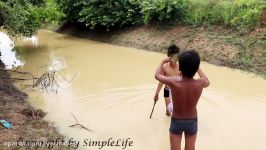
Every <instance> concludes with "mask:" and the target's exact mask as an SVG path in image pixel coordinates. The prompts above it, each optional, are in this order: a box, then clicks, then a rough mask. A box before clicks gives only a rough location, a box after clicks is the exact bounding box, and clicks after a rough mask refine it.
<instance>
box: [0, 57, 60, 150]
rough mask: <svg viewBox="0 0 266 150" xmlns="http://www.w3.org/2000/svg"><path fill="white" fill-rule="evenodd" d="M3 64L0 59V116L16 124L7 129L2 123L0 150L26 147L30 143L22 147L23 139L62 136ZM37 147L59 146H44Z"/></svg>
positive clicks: (27, 140)
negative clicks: (18, 86)
mask: <svg viewBox="0 0 266 150" xmlns="http://www.w3.org/2000/svg"><path fill="white" fill-rule="evenodd" d="M4 66H5V65H4V64H3V63H2V62H1V60H0V68H1V70H0V74H1V79H0V119H5V120H8V121H10V122H11V123H12V125H13V127H12V128H11V129H6V128H4V127H3V126H2V125H0V149H5V150H8V149H12V150H13V149H19V148H22V149H26V148H27V146H23V144H22V142H29V141H53V140H56V139H63V138H64V137H63V136H62V135H61V134H59V133H58V132H57V131H56V128H55V127H52V126H51V125H49V124H48V123H47V122H45V121H44V120H43V117H44V116H45V113H44V112H43V111H41V110H36V109H34V108H33V107H31V106H30V104H29V103H28V102H27V98H28V96H27V94H26V93H25V92H22V91H20V90H19V89H17V88H16V87H15V86H14V81H12V80H10V79H9V78H10V76H11V75H10V73H9V72H8V71H5V69H4ZM12 142H13V143H12ZM14 142H18V143H14ZM8 144H9V145H8ZM15 144H18V145H15ZM31 148H38V147H34V146H31ZM38 149H58V147H54V148H51V147H50V148H48V147H47V146H43V147H39V148H38Z"/></svg>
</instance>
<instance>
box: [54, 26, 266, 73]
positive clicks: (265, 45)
mask: <svg viewBox="0 0 266 150" xmlns="http://www.w3.org/2000/svg"><path fill="white" fill-rule="evenodd" d="M58 32H61V33H67V34H71V35H74V36H78V37H83V38H88V39H92V40H97V41H102V42H106V43H110V44H114V45H121V46H128V47H134V48H140V49H146V50H150V51H157V52H165V51H166V48H167V47H168V46H169V45H170V44H176V45H178V46H179V47H180V48H182V49H195V50H197V51H198V52H199V53H200V55H201V58H202V60H204V61H207V62H210V63H212V64H216V65H221V66H227V67H231V68H237V69H242V70H245V71H249V72H253V73H256V74H258V75H261V76H264V77H265V76H266V40H265V39H266V28H265V27H261V28H256V29H255V30H254V31H252V32H249V33H245V34H243V33H242V32H236V31H235V30H228V29H225V28H223V27H217V26H212V27H198V28H194V27H189V26H180V25H178V26H161V25H147V26H138V27H129V28H124V29H120V30H117V31H112V32H107V31H104V30H98V31H96V30H89V29H88V28H86V27H84V26H80V25H76V24H75V25H73V24H72V25H71V24H68V25H65V26H63V27H62V28H61V29H60V30H59V31H58Z"/></svg>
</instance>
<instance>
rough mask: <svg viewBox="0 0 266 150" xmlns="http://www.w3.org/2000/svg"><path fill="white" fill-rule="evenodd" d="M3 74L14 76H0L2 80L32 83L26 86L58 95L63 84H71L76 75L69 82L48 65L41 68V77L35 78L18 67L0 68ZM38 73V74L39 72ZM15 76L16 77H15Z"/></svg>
mask: <svg viewBox="0 0 266 150" xmlns="http://www.w3.org/2000/svg"><path fill="white" fill-rule="evenodd" d="M0 71H2V72H10V73H12V76H7V75H6V74H4V75H2V73H1V74H0V79H3V80H8V81H12V82H28V81H31V83H30V84H27V85H24V86H25V87H30V88H37V87H39V88H41V89H42V90H45V91H51V92H55V93H57V92H58V90H59V89H63V87H61V85H60V84H61V83H69V82H71V81H72V80H73V79H74V77H75V75H74V76H73V77H72V79H71V80H67V79H66V78H65V77H64V76H63V75H62V74H61V73H60V72H59V71H57V70H56V69H54V68H53V67H51V66H50V67H48V66H47V65H45V66H42V67H40V69H39V71H41V72H42V73H41V75H40V76H39V77H36V76H34V75H33V74H32V73H30V72H25V71H19V70H18V67H17V68H15V69H11V70H9V69H4V68H0ZM39 71H38V72H39ZM13 76H15V77H13Z"/></svg>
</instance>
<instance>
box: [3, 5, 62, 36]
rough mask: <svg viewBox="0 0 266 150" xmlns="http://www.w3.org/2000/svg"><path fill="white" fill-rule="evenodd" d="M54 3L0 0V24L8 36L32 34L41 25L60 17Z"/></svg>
mask: <svg viewBox="0 0 266 150" xmlns="http://www.w3.org/2000/svg"><path fill="white" fill-rule="evenodd" d="M35 2H37V1H35ZM39 2H41V1H39ZM55 4H56V3H55V2H54V0H47V1H46V3H45V5H44V4H41V3H31V1H30V0H8V1H5V0H0V24H1V26H2V27H3V28H4V29H6V30H7V31H8V34H9V35H10V36H13V37H14V36H20V35H23V36H27V37H29V36H32V35H34V34H36V32H37V30H38V29H40V28H41V27H42V25H44V24H47V23H50V22H56V21H57V20H58V19H59V18H60V16H61V15H62V14H61V13H60V12H59V11H57V9H56V8H55ZM46 5H47V6H46Z"/></svg>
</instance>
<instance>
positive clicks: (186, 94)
mask: <svg viewBox="0 0 266 150" xmlns="http://www.w3.org/2000/svg"><path fill="white" fill-rule="evenodd" d="M170 61H171V58H167V59H164V60H163V61H162V62H161V64H160V65H159V67H158V69H157V71H156V74H155V78H156V79H157V80H158V81H160V82H162V83H163V84H166V85H168V86H169V87H170V88H171V92H172V98H173V99H172V100H173V113H172V118H171V125H170V129H169V131H170V145H171V150H180V149H181V139H182V133H183V132H184V134H185V150H195V142H196V136H197V131H198V120H197V108H196V106H197V103H198V100H199V98H200V96H201V94H202V91H203V88H206V87H208V86H209V84H210V82H209V80H208V78H207V76H206V75H205V74H204V73H203V72H202V70H201V69H200V68H199V65H200V57H199V54H198V53H197V52H196V51H194V50H187V51H184V52H182V53H181V54H180V55H179V57H178V62H179V70H180V71H181V77H167V76H165V75H164V71H163V65H164V64H165V63H168V62H170ZM196 72H197V73H198V75H199V77H200V78H199V79H194V78H193V77H194V75H195V74H196Z"/></svg>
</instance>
